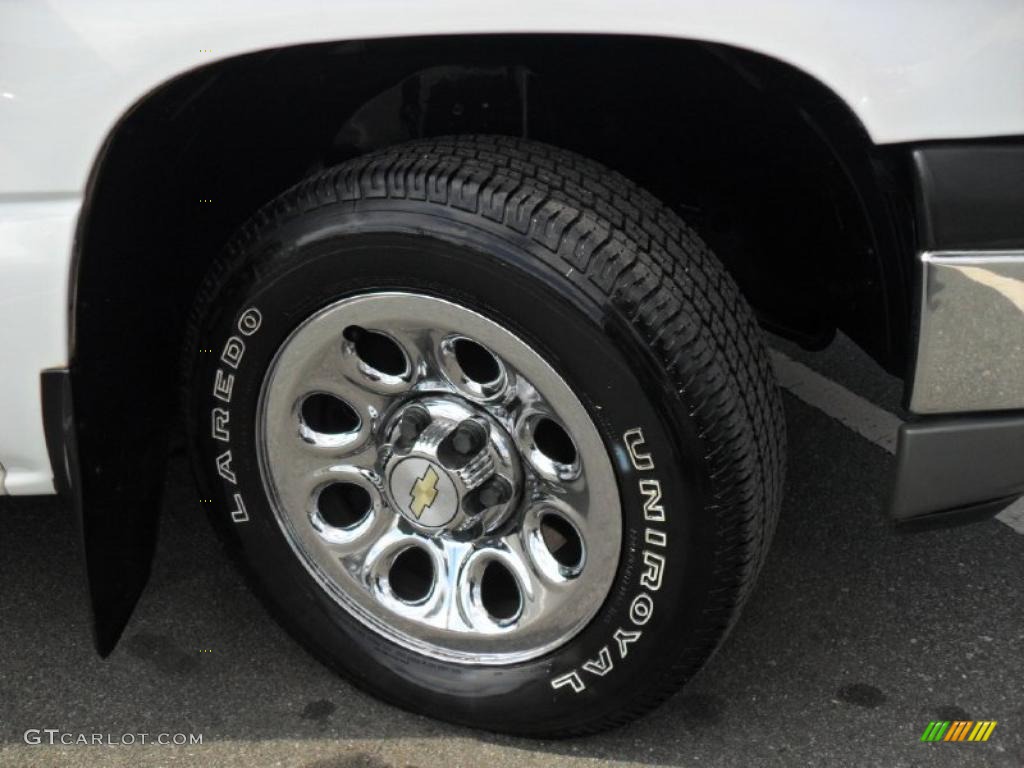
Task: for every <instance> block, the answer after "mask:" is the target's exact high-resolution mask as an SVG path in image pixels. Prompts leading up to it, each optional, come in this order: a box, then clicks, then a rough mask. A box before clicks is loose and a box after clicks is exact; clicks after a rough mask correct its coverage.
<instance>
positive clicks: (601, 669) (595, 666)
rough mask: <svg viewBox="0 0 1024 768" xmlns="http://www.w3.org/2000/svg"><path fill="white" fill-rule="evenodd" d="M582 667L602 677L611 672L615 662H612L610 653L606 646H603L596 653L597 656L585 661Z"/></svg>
mask: <svg viewBox="0 0 1024 768" xmlns="http://www.w3.org/2000/svg"><path fill="white" fill-rule="evenodd" d="M583 668H584V669H585V670H587V672H591V673H593V674H595V675H597V676H598V677H604V676H605V675H607V674H608V673H609V672H611V671H612V670H613V669H614V668H615V664H614V663H613V662H612V654H611V652H610V651H609V650H608V646H607V645H606V646H604V647H603V648H602V649H601V652H600V653H599V654H597V658H596V659H590V660H589V661H587V662H586V663H585V664H584V665H583Z"/></svg>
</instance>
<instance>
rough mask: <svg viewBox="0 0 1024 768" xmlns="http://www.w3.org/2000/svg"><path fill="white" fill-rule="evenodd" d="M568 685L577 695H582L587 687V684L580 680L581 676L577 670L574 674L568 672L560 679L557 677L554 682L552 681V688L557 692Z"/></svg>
mask: <svg viewBox="0 0 1024 768" xmlns="http://www.w3.org/2000/svg"><path fill="white" fill-rule="evenodd" d="M567 685H571V686H572V689H573V691H575V692H576V693H581V692H582V691H583V690H584V689H586V687H587V686H586V683H584V682H583V681H582V680H581V679H580V676H579V675H578V674H576V672H575V670H574V671H572V672H568V673H566V674H564V675H562V676H560V677H556V678H555V679H554V680H552V681H551V687H552V688H554V689H555V690H558V689H559V688H564V687H565V686H567Z"/></svg>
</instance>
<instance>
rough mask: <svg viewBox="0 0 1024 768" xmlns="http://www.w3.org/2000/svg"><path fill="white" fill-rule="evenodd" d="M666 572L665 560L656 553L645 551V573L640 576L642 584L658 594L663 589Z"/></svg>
mask: <svg viewBox="0 0 1024 768" xmlns="http://www.w3.org/2000/svg"><path fill="white" fill-rule="evenodd" d="M664 572H665V558H664V557H662V556H661V555H658V554H655V553H654V552H648V551H647V550H646V549H645V550H644V572H643V573H642V574H640V583H641V584H642V585H643V586H644V587H646V588H647V589H649V590H651V592H657V591H658V590H659V589H661V577H662V575H663V574H664Z"/></svg>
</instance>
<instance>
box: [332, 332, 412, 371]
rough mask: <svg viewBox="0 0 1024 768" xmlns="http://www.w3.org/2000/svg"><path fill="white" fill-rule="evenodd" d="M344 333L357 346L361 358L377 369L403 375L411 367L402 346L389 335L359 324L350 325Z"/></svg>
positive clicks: (357, 353)
mask: <svg viewBox="0 0 1024 768" xmlns="http://www.w3.org/2000/svg"><path fill="white" fill-rule="evenodd" d="M342 335H343V336H344V337H345V340H346V341H348V342H349V343H351V344H352V345H353V346H354V347H355V350H356V355H358V356H359V359H360V360H362V361H363V362H364V363H366V365H368V366H369V367H370V368H373V369H374V370H375V371H380V372H381V373H383V374H386V375H387V376H402V375H403V374H405V373H406V371H407V370H408V369H409V364H408V361H407V360H406V359H405V353H404V352H402V348H401V347H400V346H398V343H397V342H396V341H395V340H394V339H392V338H390V337H389V336H385V335H384V334H383V333H378V332H377V331H369V330H367V329H366V328H363V327H361V326H358V325H350V326H348V327H347V328H346V329H345V330H344V331H343V332H342Z"/></svg>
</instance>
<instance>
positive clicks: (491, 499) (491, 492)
mask: <svg viewBox="0 0 1024 768" xmlns="http://www.w3.org/2000/svg"><path fill="white" fill-rule="evenodd" d="M505 493H506V488H505V484H504V483H503V482H501V480H499V479H498V478H496V477H492V478H491V479H490V480H488V481H487V483H486V484H485V485H484V486H483V487H482V488H481V489H480V495H479V498H480V505H481V506H483V507H484V508H486V507H493V506H496V505H498V504H500V503H501V502H503V501H504V500H505Z"/></svg>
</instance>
